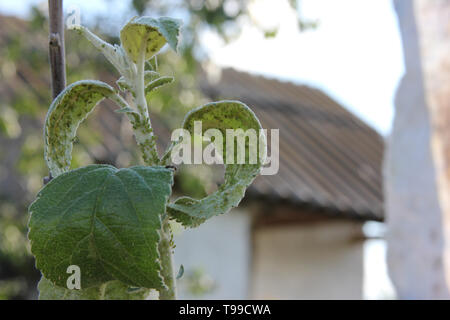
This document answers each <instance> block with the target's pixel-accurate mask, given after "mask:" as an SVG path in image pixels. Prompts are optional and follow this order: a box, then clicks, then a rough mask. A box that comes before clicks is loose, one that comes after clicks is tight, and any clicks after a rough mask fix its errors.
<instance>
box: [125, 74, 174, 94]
mask: <svg viewBox="0 0 450 320" xmlns="http://www.w3.org/2000/svg"><path fill="white" fill-rule="evenodd" d="M144 77H145V78H144V81H145V83H146V84H147V85H148V84H149V83H150V82H152V81H153V80H155V79H156V78H158V77H159V73H158V72H156V71H152V70H147V71H145V76H144ZM172 81H173V80H172ZM116 83H117V86H118V87H119V89H120V90H122V91H132V85H131V83H130V82H129V81H128V80H127V79H126V78H125V77H123V76H122V77H120V78H119V80H117V81H116Z"/></svg>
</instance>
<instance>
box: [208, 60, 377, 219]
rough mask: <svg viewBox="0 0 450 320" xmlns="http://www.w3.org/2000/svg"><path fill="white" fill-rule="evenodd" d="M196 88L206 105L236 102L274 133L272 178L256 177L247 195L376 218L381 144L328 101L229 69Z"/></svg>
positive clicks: (307, 91)
mask: <svg viewBox="0 0 450 320" xmlns="http://www.w3.org/2000/svg"><path fill="white" fill-rule="evenodd" d="M205 79H206V77H205ZM202 89H203V91H204V92H205V93H206V94H207V95H208V96H209V97H211V98H212V99H220V98H226V99H238V100H241V101H243V102H244V103H246V104H248V105H249V106H250V107H251V108H252V110H254V111H255V113H256V115H257V116H258V117H259V119H260V120H261V123H262V126H263V127H264V128H265V129H279V134H280V138H279V141H280V143H279V145H280V166H279V172H278V174H276V175H273V176H259V177H258V178H257V179H256V180H255V182H254V184H253V185H252V187H251V188H252V189H251V190H250V193H249V194H250V195H260V196H265V197H268V196H269V197H270V196H271V197H274V198H275V199H279V200H287V201H291V202H293V203H298V204H306V205H313V206H316V207H319V208H321V209H325V210H328V211H330V212H334V213H337V214H339V215H346V216H350V217H355V218H361V219H365V220H382V219H383V192H382V174H381V170H382V169H381V167H382V158H383V149H384V142H383V138H382V137H381V136H380V135H379V134H378V133H377V132H376V131H375V130H374V129H372V128H371V127H369V126H368V125H367V124H365V123H364V122H362V121H361V120H360V119H358V118H357V117H356V116H354V115H353V114H352V113H350V112H349V111H347V110H346V109H345V108H344V107H342V106H341V105H339V104H338V103H337V102H336V101H334V100H333V99H331V98H330V97H329V96H327V95H326V94H324V93H323V92H321V91H319V90H317V89H313V88H310V87H307V86H299V85H294V84H292V83H288V82H280V81H276V80H271V79H266V78H263V77H260V76H253V75H250V74H248V73H243V72H238V71H235V70H233V69H225V70H222V72H221V78H220V80H219V82H218V83H214V84H211V83H210V82H208V81H204V82H203V83H202ZM269 140H270V139H269ZM269 154H270V153H269Z"/></svg>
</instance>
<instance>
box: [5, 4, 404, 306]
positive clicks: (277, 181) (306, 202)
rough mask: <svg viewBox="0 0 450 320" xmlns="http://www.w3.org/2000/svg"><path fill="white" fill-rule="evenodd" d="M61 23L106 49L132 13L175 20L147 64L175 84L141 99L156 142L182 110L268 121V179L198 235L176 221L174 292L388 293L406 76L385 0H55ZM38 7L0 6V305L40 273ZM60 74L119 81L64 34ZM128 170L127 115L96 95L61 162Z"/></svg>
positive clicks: (46, 90)
mask: <svg viewBox="0 0 450 320" xmlns="http://www.w3.org/2000/svg"><path fill="white" fill-rule="evenodd" d="M64 8H65V13H66V17H67V18H70V17H73V15H74V14H79V16H80V17H81V23H82V24H83V25H86V26H88V27H89V28H90V29H91V30H93V31H95V32H96V33H97V34H98V35H100V36H101V37H102V38H103V39H106V40H108V41H110V42H115V43H117V42H118V39H117V37H116V36H117V34H118V32H119V30H120V28H121V26H122V25H124V24H125V23H126V22H127V21H128V20H129V19H130V18H131V17H133V16H135V15H149V16H153V17H158V16H164V15H167V16H171V17H176V18H180V19H182V20H183V22H184V28H183V33H182V42H181V51H180V54H179V55H176V54H175V53H173V52H171V51H169V50H167V49H164V50H165V51H166V52H164V53H163V54H161V55H160V56H159V58H158V69H159V71H160V73H161V74H164V75H173V76H174V77H175V78H176V81H175V82H174V83H173V84H172V85H170V86H167V87H165V88H163V89H161V90H160V91H158V92H155V93H151V94H150V95H149V96H148V97H147V98H148V101H149V106H150V113H151V117H152V123H153V124H154V126H155V131H156V133H157V135H158V136H159V137H160V149H163V148H164V147H165V145H166V143H167V142H168V140H169V138H170V132H171V130H172V129H174V128H177V127H179V126H180V123H181V120H182V118H183V116H184V114H185V113H186V111H187V110H189V109H191V108H193V107H195V106H198V105H200V104H202V103H205V102H208V101H211V100H216V99H221V98H227V99H239V100H242V101H243V102H245V103H247V104H248V105H249V106H250V107H251V108H252V109H253V110H254V111H255V113H256V114H257V116H258V117H259V118H260V119H261V122H262V124H263V127H264V128H266V129H280V137H279V139H280V160H279V172H278V174H276V175H273V176H261V177H258V178H257V180H256V181H255V183H254V185H253V186H252V187H251V189H249V191H248V193H247V195H246V198H245V200H244V202H243V203H242V205H241V206H240V207H239V208H238V209H235V210H233V211H232V212H231V213H230V214H227V215H224V216H220V217H217V218H214V219H211V220H210V221H208V222H207V223H205V224H204V225H202V226H201V227H200V228H198V229H196V230H184V229H183V228H182V227H180V226H175V236H176V238H175V242H176V244H177V247H176V249H175V261H176V265H177V266H179V265H180V264H183V266H184V268H185V274H184V276H183V277H182V278H181V279H180V280H179V283H180V285H179V287H180V289H179V290H180V297H181V298H193V299H209V298H216V299H223V298H230V299H245V298H257V299H266V298H267V299H303V298H305V299H312V298H324V299H393V298H396V293H395V290H394V288H393V286H392V283H391V281H390V279H389V276H388V272H387V266H386V240H385V229H386V228H385V224H384V222H383V221H384V220H385V210H384V208H385V205H384V193H383V192H384V191H383V176H382V163H383V156H384V150H385V141H386V138H387V137H388V136H389V134H390V132H391V128H392V121H393V115H394V97H395V93H396V89H397V86H398V84H399V81H400V79H401V77H402V76H403V74H404V72H405V67H404V63H403V51H402V40H401V36H400V30H399V26H398V22H397V16H396V14H395V10H394V5H393V3H392V2H391V1H390V0H367V1H360V0H340V1H334V0H302V1H300V0H297V1H296V0H289V1H288V0H276V1H275V0H242V1H239V0H189V1H178V0H169V1H167V0H165V1H160V0H132V1H131V0H126V1H123V0H121V1H106V0H90V1H75V0H65V1H64ZM47 18H48V5H47V1H39V0H24V1H15V0H2V1H1V3H0V299H35V298H36V297H37V291H36V284H37V281H38V280H39V278H40V273H39V272H38V271H37V270H36V269H35V268H34V259H33V257H32V256H31V254H30V249H29V243H28V240H27V236H26V234H27V227H26V223H27V220H28V214H27V207H28V205H29V204H30V203H31V202H32V201H33V199H34V197H35V195H36V193H37V192H38V191H39V189H40V188H41V187H42V181H43V180H42V179H43V177H44V176H46V175H47V174H48V170H47V168H46V165H45V163H44V159H43V141H42V127H43V122H44V118H45V114H46V112H47V109H48V107H49V105H50V103H51V97H50V94H51V93H50V71H49V63H48V47H47V46H48V40H47V39H48V20H47ZM66 62H67V76H68V79H67V80H68V81H67V82H68V83H72V82H74V81H77V80H81V79H100V80H103V81H105V82H108V83H109V84H111V85H115V80H116V79H117V77H118V75H117V74H116V73H115V72H114V70H113V68H112V66H111V65H109V64H108V62H107V61H106V60H105V59H104V58H103V57H102V56H101V54H100V53H99V52H97V51H96V50H95V49H94V48H93V47H92V46H91V45H90V44H89V43H88V42H87V41H86V40H85V39H84V38H82V37H80V36H79V35H78V34H77V33H75V32H70V31H69V30H66ZM91 163H108V164H113V165H115V166H118V167H124V166H130V165H135V164H137V163H141V159H140V158H139V153H138V150H137V149H136V147H135V142H134V138H133V135H132V132H131V129H130V127H129V125H128V123H127V121H126V119H125V118H123V117H121V116H119V115H117V114H115V113H114V112H113V108H112V105H110V104H109V103H108V102H102V106H101V107H99V108H96V111H95V113H94V115H93V116H91V117H89V119H88V120H87V121H86V122H85V123H84V124H82V126H81V127H80V129H79V131H78V138H77V141H76V143H75V146H74V152H73V161H72V166H73V167H79V166H83V165H87V164H91ZM220 174H221V171H220V169H217V168H208V167H203V166H196V167H191V166H189V167H186V168H184V167H182V168H179V170H178V175H177V178H176V185H175V187H176V193H177V194H184V195H191V196H194V197H202V196H204V195H205V194H207V193H209V192H211V191H212V190H214V189H215V188H216V187H217V183H218V182H220V178H218V177H220Z"/></svg>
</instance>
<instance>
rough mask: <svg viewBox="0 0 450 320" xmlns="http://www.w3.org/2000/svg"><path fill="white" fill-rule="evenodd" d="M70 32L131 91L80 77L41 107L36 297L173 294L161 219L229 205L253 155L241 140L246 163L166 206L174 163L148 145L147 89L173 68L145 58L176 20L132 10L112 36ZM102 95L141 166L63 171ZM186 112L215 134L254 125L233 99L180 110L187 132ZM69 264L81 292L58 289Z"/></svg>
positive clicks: (193, 216) (167, 235)
mask: <svg viewBox="0 0 450 320" xmlns="http://www.w3.org/2000/svg"><path fill="white" fill-rule="evenodd" d="M78 31H79V33H81V34H82V35H84V36H85V37H86V38H87V39H88V40H89V41H90V42H91V43H92V44H93V45H94V46H95V47H96V48H97V49H99V50H100V51H101V52H102V53H103V54H104V55H105V57H106V58H107V59H108V61H109V62H110V63H111V64H112V65H113V66H114V67H115V68H116V69H117V71H118V72H119V74H120V75H121V78H120V79H119V80H118V82H117V83H118V87H119V88H120V90H121V91H122V93H123V94H127V93H128V92H129V93H131V96H129V99H128V100H127V99H125V98H124V97H122V95H121V94H120V93H118V92H116V91H115V90H114V89H113V88H112V87H111V86H109V85H107V84H105V83H103V82H100V81H91V80H89V81H88V80H84V81H79V82H76V83H74V84H72V85H70V86H69V87H67V88H66V89H65V90H64V91H63V92H62V93H61V94H60V95H59V96H58V97H57V98H56V99H55V100H54V101H53V103H52V105H51V107H50V109H49V111H48V114H47V118H46V123H45V134H44V138H45V158H46V161H47V164H48V166H49V168H50V171H51V173H52V175H53V177H54V179H53V180H52V181H51V182H50V183H48V184H47V185H46V186H45V187H44V188H43V189H42V190H41V191H40V192H39V193H38V196H37V199H36V200H35V201H34V202H33V204H32V205H31V206H30V208H29V213H30V215H31V217H30V220H29V228H30V231H29V239H30V241H31V251H32V253H33V254H34V255H35V257H36V265H37V267H38V268H39V269H40V270H41V271H42V273H43V275H44V278H43V279H42V280H41V283H40V285H39V290H40V297H41V299H54V298H58V299H112V298H118V299H119V298H125V299H128V298H136V297H138V298H142V297H143V293H142V292H146V293H148V289H157V290H159V292H160V297H162V298H165V299H173V298H175V289H174V288H175V286H174V284H175V279H174V273H173V271H172V265H171V260H172V259H171V252H172V249H173V241H172V234H171V229H170V225H169V219H170V218H173V219H176V220H178V221H180V222H181V223H182V224H184V225H185V226H189V227H194V226H197V225H198V224H200V223H201V222H203V221H205V220H206V219H209V218H211V217H213V216H215V215H218V214H222V213H225V212H227V211H228V210H230V209H231V208H232V207H234V206H237V205H238V204H239V202H240V201H241V199H242V198H243V196H244V194H245V190H246V188H247V187H248V186H249V185H250V184H251V182H252V181H253V179H254V178H255V176H256V175H257V174H258V173H259V171H260V168H261V163H262V161H261V160H262V159H260V157H259V156H258V159H257V161H256V162H255V163H253V164H250V163H249V161H248V160H249V156H248V154H249V153H250V149H249V148H250V147H249V143H247V142H246V143H245V160H246V161H245V163H242V164H229V165H226V166H225V168H226V169H225V182H224V184H222V185H221V186H220V187H219V190H218V191H217V192H214V193H212V194H211V195H209V196H207V197H205V198H203V199H200V200H196V199H192V198H188V197H183V198H180V199H178V200H177V201H175V202H174V203H172V204H170V205H168V204H167V203H168V198H169V196H170V194H171V187H172V184H173V171H172V169H169V168H166V167H163V166H161V165H162V164H165V163H167V161H168V158H167V157H164V158H162V159H160V158H159V156H158V153H157V151H156V142H155V140H156V137H155V136H154V134H153V129H152V126H151V121H150V117H149V110H148V107H147V99H146V94H148V93H150V92H152V91H153V90H155V89H156V88H159V87H161V86H163V85H165V84H168V83H171V82H172V81H173V77H167V76H160V74H159V73H158V72H156V70H154V69H155V67H156V63H155V65H154V66H152V64H150V63H149V61H148V60H149V59H151V58H153V57H154V56H155V55H156V54H157V53H158V52H159V51H160V49H161V48H162V47H163V46H164V45H165V44H166V43H167V44H169V46H170V47H172V48H173V49H174V50H176V49H177V46H178V39H179V34H180V22H179V21H178V20H175V19H171V18H159V19H152V18H149V17H142V18H137V19H132V20H131V21H130V22H129V23H128V24H126V25H125V26H124V28H123V29H122V31H121V33H120V39H121V44H120V45H111V44H109V43H107V42H105V41H103V40H101V39H100V38H98V37H97V36H95V35H94V34H93V33H91V32H90V31H89V30H88V29H86V28H84V27H79V28H78ZM155 61H156V60H155ZM146 66H147V67H149V68H150V70H146ZM104 98H109V99H110V100H112V101H114V102H116V103H117V104H118V105H119V106H120V109H119V110H118V112H119V113H125V114H126V115H127V116H128V118H129V120H130V122H131V124H132V127H133V131H134V135H135V138H136V142H137V144H138V145H139V147H140V149H141V151H142V155H143V159H144V162H145V163H146V166H139V167H131V168H128V169H126V168H125V169H116V168H115V167H112V166H109V165H89V166H85V167H82V168H79V169H75V170H72V171H69V168H70V162H71V157H72V144H73V141H74V139H75V137H76V132H77V128H78V126H79V125H80V123H81V122H82V121H83V120H84V119H85V118H86V117H87V116H88V115H89V114H90V113H91V112H92V110H93V109H94V107H95V106H96V105H97V104H98V103H99V102H100V101H101V100H103V99H104ZM195 121H202V122H203V131H206V130H208V129H218V130H219V131H220V132H222V133H223V134H224V135H225V134H226V131H227V129H242V130H248V129H253V130H255V131H256V132H257V133H258V134H259V133H260V132H259V130H260V129H261V125H260V123H259V121H258V119H257V118H256V116H255V115H254V113H253V112H252V111H251V110H250V109H249V108H248V107H247V106H246V105H244V104H243V103H240V102H237V101H221V102H217V103H210V104H207V105H205V106H202V107H199V108H197V109H195V110H193V111H191V112H189V113H188V114H187V116H186V118H185V120H184V122H183V128H184V129H186V130H188V131H189V132H193V124H194V122H195ZM232 148H233V149H234V148H235V145H234V143H233V145H232ZM229 152H230V150H229V149H228V147H227V150H224V151H223V152H219V153H221V154H223V156H224V158H225V157H226V156H227V154H228V153H229ZM233 152H234V151H233ZM168 154H169V155H170V153H168ZM166 210H167V213H166ZM71 265H76V266H78V267H80V269H81V272H82V274H81V289H82V290H80V291H76V292H73V291H68V290H66V289H65V286H66V281H67V279H68V274H67V268H68V267H69V266H71ZM136 288H137V289H136ZM140 288H142V289H140ZM135 289H136V290H135Z"/></svg>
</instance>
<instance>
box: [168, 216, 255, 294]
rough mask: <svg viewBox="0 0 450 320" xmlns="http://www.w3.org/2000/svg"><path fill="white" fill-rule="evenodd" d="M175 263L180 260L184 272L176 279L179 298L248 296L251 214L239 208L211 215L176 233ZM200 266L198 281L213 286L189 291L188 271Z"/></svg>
mask: <svg viewBox="0 0 450 320" xmlns="http://www.w3.org/2000/svg"><path fill="white" fill-rule="evenodd" d="M174 240H175V243H176V246H177V247H176V248H175V266H176V268H178V267H179V265H180V264H183V266H184V267H185V275H184V276H183V277H182V279H181V280H179V281H178V295H179V298H180V299H245V298H247V297H248V279H249V266H250V259H251V251H250V218H249V215H248V214H246V213H245V212H243V211H239V210H238V209H236V210H233V211H232V212H230V213H228V214H225V215H221V216H218V217H214V218H212V219H210V220H208V221H207V222H205V223H204V224H203V225H201V226H200V227H198V228H195V229H187V230H185V231H183V232H182V233H181V234H180V235H179V236H175V239H174ZM199 268H200V269H203V271H204V272H203V276H202V279H201V280H200V281H202V282H204V283H205V287H208V286H209V282H211V280H212V281H213V282H214V288H213V290H212V291H211V292H210V293H208V294H205V295H202V296H197V295H192V294H191V293H190V292H189V290H188V289H187V287H188V283H187V282H188V279H189V274H190V273H192V271H193V270H195V269H199Z"/></svg>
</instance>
